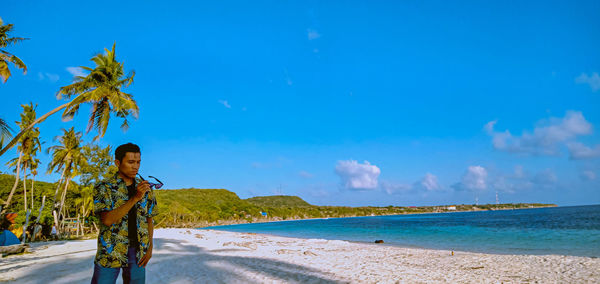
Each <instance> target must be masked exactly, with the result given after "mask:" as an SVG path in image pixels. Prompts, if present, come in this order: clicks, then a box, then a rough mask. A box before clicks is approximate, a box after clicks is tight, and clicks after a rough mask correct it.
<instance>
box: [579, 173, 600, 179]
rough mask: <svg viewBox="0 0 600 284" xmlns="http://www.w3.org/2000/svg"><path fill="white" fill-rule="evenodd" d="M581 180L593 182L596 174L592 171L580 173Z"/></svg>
mask: <svg viewBox="0 0 600 284" xmlns="http://www.w3.org/2000/svg"><path fill="white" fill-rule="evenodd" d="M581 179H583V180H595V179H596V173H595V172H593V171H583V172H581Z"/></svg>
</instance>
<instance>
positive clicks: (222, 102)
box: [219, 100, 231, 108]
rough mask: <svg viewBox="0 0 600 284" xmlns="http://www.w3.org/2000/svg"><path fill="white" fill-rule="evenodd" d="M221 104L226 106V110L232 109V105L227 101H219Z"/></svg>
mask: <svg viewBox="0 0 600 284" xmlns="http://www.w3.org/2000/svg"><path fill="white" fill-rule="evenodd" d="M219 103H220V104H222V105H224V106H225V107H226V108H231V105H230V104H229V103H228V102H227V101H226V100H219Z"/></svg>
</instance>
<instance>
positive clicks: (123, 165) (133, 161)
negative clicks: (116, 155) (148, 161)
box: [115, 152, 142, 179]
mask: <svg viewBox="0 0 600 284" xmlns="http://www.w3.org/2000/svg"><path fill="white" fill-rule="evenodd" d="M141 161H142V158H141V154H140V153H133V152H127V153H125V157H123V161H119V160H115V164H116V165H117V167H118V168H119V172H120V173H121V175H124V176H126V177H128V178H132V179H133V178H135V175H137V173H138V170H139V169H140V162H141Z"/></svg>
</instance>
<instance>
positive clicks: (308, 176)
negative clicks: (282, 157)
mask: <svg viewBox="0 0 600 284" xmlns="http://www.w3.org/2000/svg"><path fill="white" fill-rule="evenodd" d="M298 175H299V176H301V177H303V178H312V177H313V174H311V173H309V172H307V171H300V172H299V173H298Z"/></svg>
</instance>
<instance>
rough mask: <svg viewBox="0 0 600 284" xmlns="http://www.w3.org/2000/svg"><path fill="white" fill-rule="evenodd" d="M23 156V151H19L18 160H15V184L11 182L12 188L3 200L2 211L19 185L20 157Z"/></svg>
mask: <svg viewBox="0 0 600 284" xmlns="http://www.w3.org/2000/svg"><path fill="white" fill-rule="evenodd" d="M22 158H23V152H19V161H18V162H17V177H16V178H15V184H13V188H12V189H11V190H10V193H9V194H8V198H7V199H6V202H4V206H3V207H2V212H5V211H6V208H8V206H9V205H10V201H11V200H12V197H13V194H15V190H16V189H17V186H18V185H19V173H21V159H22Z"/></svg>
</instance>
